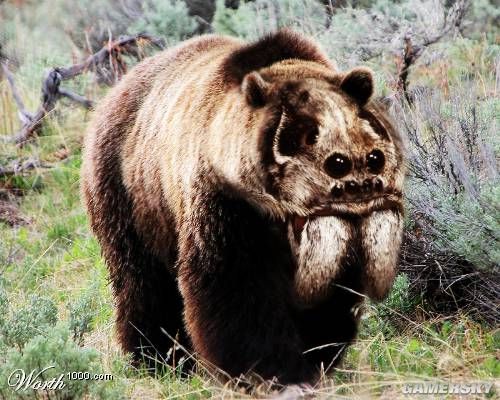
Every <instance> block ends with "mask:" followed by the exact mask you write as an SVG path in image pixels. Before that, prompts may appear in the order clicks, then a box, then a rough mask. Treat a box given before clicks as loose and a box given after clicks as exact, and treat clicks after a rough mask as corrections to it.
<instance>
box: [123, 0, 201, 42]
mask: <svg viewBox="0 0 500 400" xmlns="http://www.w3.org/2000/svg"><path fill="white" fill-rule="evenodd" d="M197 27H198V24H197V22H196V20H195V19H194V18H193V17H190V16H189V14H188V8H187V6H186V3H184V2H183V1H180V0H149V1H147V2H144V5H143V12H142V15H141V16H140V17H139V18H138V19H137V20H135V21H134V22H133V23H132V25H131V26H130V28H129V32H132V33H136V32H147V33H150V34H153V35H158V36H161V37H163V38H165V40H166V41H167V43H168V44H174V43H176V42H178V41H181V40H184V39H187V38H188V37H190V36H192V35H193V33H194V32H195V30H196V28H197Z"/></svg>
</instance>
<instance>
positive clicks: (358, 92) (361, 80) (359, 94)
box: [340, 67, 373, 106]
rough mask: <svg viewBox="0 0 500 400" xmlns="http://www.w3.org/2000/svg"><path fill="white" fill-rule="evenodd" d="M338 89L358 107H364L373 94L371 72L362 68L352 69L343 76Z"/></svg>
mask: <svg viewBox="0 0 500 400" xmlns="http://www.w3.org/2000/svg"><path fill="white" fill-rule="evenodd" d="M340 89H342V90H343V91H344V93H346V94H348V95H349V96H350V97H351V98H353V99H354V100H355V101H356V103H358V104H359V105H360V106H364V105H365V104H366V103H368V100H369V99H370V97H371V95H372V94H373V73H372V71H371V70H370V69H368V68H363V67H359V68H354V69H353V70H351V71H349V72H348V73H347V74H346V75H345V76H344V78H343V79H342V82H341V83H340Z"/></svg>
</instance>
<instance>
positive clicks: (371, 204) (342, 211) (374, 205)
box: [289, 193, 403, 244]
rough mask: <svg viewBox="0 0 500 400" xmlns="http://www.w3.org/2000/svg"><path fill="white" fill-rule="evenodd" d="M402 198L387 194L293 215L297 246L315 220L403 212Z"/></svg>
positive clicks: (317, 207) (292, 223) (292, 220)
mask: <svg viewBox="0 0 500 400" xmlns="http://www.w3.org/2000/svg"><path fill="white" fill-rule="evenodd" d="M401 199H402V196H401V194H400V193H391V194H385V195H381V196H377V197H372V198H370V199H354V200H349V201H330V202H328V203H324V204H322V205H320V206H316V207H313V208H312V209H311V212H310V213H308V214H307V215H297V214H294V215H291V216H290V219H289V223H290V225H291V228H292V231H293V236H294V238H295V241H296V242H297V244H299V243H300V239H301V237H302V232H303V230H304V227H305V226H306V224H307V223H308V222H309V221H310V220H313V219H316V218H323V217H332V216H336V217H345V218H353V217H354V218H355V217H366V216H367V215H369V214H371V213H372V212H374V211H381V210H389V209H394V210H397V211H399V212H402V209H403V205H402V201H401Z"/></svg>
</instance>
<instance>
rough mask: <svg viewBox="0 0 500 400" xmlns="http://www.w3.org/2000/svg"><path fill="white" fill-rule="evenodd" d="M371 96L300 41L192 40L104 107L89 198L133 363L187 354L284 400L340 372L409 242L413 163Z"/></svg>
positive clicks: (358, 77)
mask: <svg viewBox="0 0 500 400" xmlns="http://www.w3.org/2000/svg"><path fill="white" fill-rule="evenodd" d="M373 91H374V79H373V74H372V72H371V71H370V70H369V69H367V68H365V67H356V68H353V69H352V70H350V71H347V72H341V71H338V70H337V68H336V67H335V65H334V64H333V62H332V61H330V60H329V58H328V57H327V56H326V54H325V53H324V52H323V50H322V49H321V48H320V47H319V46H318V45H317V44H316V43H315V42H314V41H313V40H312V39H309V38H308V37H306V36H305V35H303V34H299V33H296V32H294V31H292V30H289V29H284V30H279V31H277V32H274V33H270V34H268V35H266V36H264V37H262V38H260V39H258V40H256V41H254V42H245V41H242V40H240V39H236V38H232V37H228V36H219V35H212V34H210V35H203V36H199V37H195V38H191V39H189V40H187V41H185V42H182V43H180V44H179V45H177V46H176V47H172V48H170V49H166V50H164V51H162V52H160V53H158V54H156V55H153V56H151V57H149V58H146V59H145V60H143V61H142V62H141V63H139V64H138V65H136V66H135V67H134V68H133V69H131V70H130V71H129V72H128V73H127V74H126V75H125V77H124V78H123V79H122V80H121V82H119V83H118V84H117V85H116V86H115V87H114V88H112V89H111V90H110V91H109V93H108V94H107V95H106V96H105V98H104V99H103V100H102V101H101V103H100V105H99V106H98V107H97V109H96V110H95V111H94V113H93V118H92V121H91V124H90V125H89V129H88V131H87V133H86V135H85V139H84V149H83V164H82V174H81V189H82V196H83V199H84V203H85V207H86V209H87V212H88V215H89V221H90V226H91V229H92V231H93V232H94V234H95V236H96V237H97V239H98V241H99V243H100V245H101V249H102V254H103V257H104V259H105V261H106V264H107V266H108V268H109V274H110V282H111V284H112V289H113V294H114V298H115V301H116V331H117V336H118V340H119V342H120V344H121V347H122V348H123V350H124V351H126V352H130V353H132V355H133V359H134V362H140V361H141V360H145V361H147V360H155V361H156V360H160V361H162V362H165V363H168V364H169V365H173V366H175V365H177V364H178V363H179V357H176V356H174V355H173V353H172V351H169V350H171V349H172V348H178V349H182V350H183V351H184V352H185V354H195V355H196V356H197V358H198V359H199V360H201V361H202V362H205V363H206V364H207V365H209V366H212V367H214V368H217V369H220V370H222V371H224V372H225V373H226V374H227V376H229V377H235V376H239V375H240V374H247V373H254V374H257V375H259V376H261V377H262V378H264V379H274V380H277V381H278V382H280V383H282V384H294V383H297V384H302V383H312V382H315V380H316V379H317V378H318V375H319V372H320V370H321V369H323V370H327V369H328V368H331V367H332V366H335V365H336V364H337V363H338V362H339V360H340V359H341V357H342V354H343V353H344V352H345V349H346V348H347V346H348V345H349V344H350V343H351V342H352V341H353V340H354V339H355V336H356V333H357V325H358V321H359V317H360V315H361V310H362V304H363V301H364V299H365V298H366V297H369V298H372V299H375V300H381V299H383V298H384V297H385V296H386V295H387V293H388V291H389V289H390V288H391V285H392V283H393V280H394V277H395V274H396V270H397V263H398V253H399V248H400V244H401V240H402V232H403V206H402V204H403V202H402V198H403V194H402V187H403V182H404V175H405V168H404V156H403V153H404V146H403V141H402V138H401V136H400V134H399V133H398V132H397V129H396V128H395V124H394V123H393V122H392V121H391V119H390V117H389V115H388V114H389V113H388V110H387V109H386V107H385V106H384V105H383V104H382V103H381V102H379V101H377V100H375V99H373V97H374V96H373ZM175 346H177V347H175ZM178 354H181V351H180V350H179V352H178ZM185 354H184V355H185ZM176 358H177V359H176Z"/></svg>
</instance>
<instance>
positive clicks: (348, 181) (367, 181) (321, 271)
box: [241, 60, 404, 306]
mask: <svg viewBox="0 0 500 400" xmlns="http://www.w3.org/2000/svg"><path fill="white" fill-rule="evenodd" d="M373 86H374V82H373V76H372V73H371V71H370V70H369V69H367V68H355V69H353V70H351V71H349V72H347V73H338V72H335V71H333V70H332V69H331V68H327V67H325V66H323V65H320V64H318V63H315V62H311V61H304V60H285V61H281V62H278V63H275V64H273V65H271V66H270V67H266V68H263V69H260V70H258V71H253V72H250V73H248V74H247V75H246V76H245V77H244V79H243V82H242V86H241V88H242V92H243V94H244V95H245V98H246V101H247V103H248V105H249V106H250V107H252V108H254V109H255V110H256V112H259V113H260V114H261V115H262V113H263V115H265V117H264V118H261V120H262V126H261V127H260V132H261V134H260V153H261V155H262V156H261V157H262V165H264V169H265V173H264V175H265V178H264V181H265V183H264V186H265V192H266V193H267V194H269V195H270V196H271V197H272V198H273V200H274V201H273V205H272V208H273V211H276V210H277V209H279V210H280V211H279V212H280V214H281V215H284V216H285V218H286V219H287V222H288V235H289V240H290V243H291V247H292V250H293V252H294V254H295V256H296V259H297V264H298V270H297V271H298V272H297V277H296V287H297V291H298V293H299V298H300V301H301V302H302V303H303V304H304V305H306V306H307V305H308V304H312V303H314V302H315V301H317V300H319V299H321V298H322V297H323V296H324V295H325V293H327V292H328V288H329V287H330V286H331V284H332V282H334V281H335V277H336V276H338V274H339V272H340V269H341V266H342V264H343V260H344V259H345V257H347V253H348V250H349V246H350V242H352V241H353V240H355V239H356V240H358V239H359V240H358V242H359V241H361V243H362V244H361V247H362V249H363V251H362V252H363V253H364V255H362V257H364V263H365V264H366V267H365V276H364V278H363V279H364V280H365V281H366V282H365V285H364V292H365V293H367V294H368V295H369V296H371V297H373V298H376V299H381V298H383V297H384V296H385V295H386V293H387V291H388V290H389V288H390V287H391V285H392V281H393V278H394V275H395V271H396V264H397V253H398V250H399V244H400V241H401V232H402V218H401V210H402V185H403V179H404V167H403V156H402V144H401V139H400V137H399V135H398V133H397V132H396V130H395V129H394V127H393V125H392V124H391V122H390V120H389V118H388V117H387V113H386V112H385V110H384V108H383V107H382V105H380V104H377V103H376V102H374V101H371V100H370V99H371V96H372V94H373ZM353 221H355V222H353ZM379 236H381V237H379ZM383 246H387V247H390V248H394V249H395V250H394V251H393V250H391V249H388V250H387V249H381V247H383ZM377 254H379V255H377ZM370 263H371V264H373V265H370Z"/></svg>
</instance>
